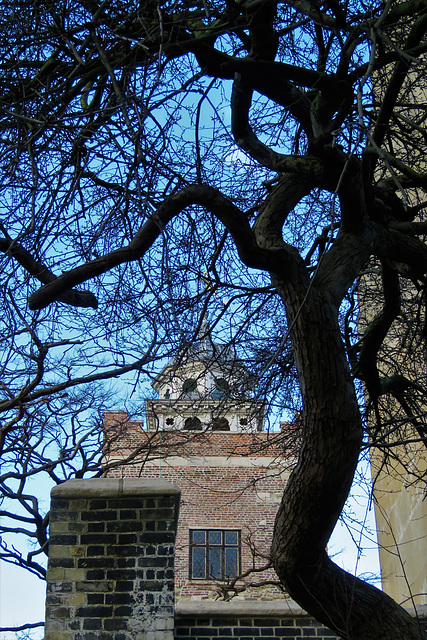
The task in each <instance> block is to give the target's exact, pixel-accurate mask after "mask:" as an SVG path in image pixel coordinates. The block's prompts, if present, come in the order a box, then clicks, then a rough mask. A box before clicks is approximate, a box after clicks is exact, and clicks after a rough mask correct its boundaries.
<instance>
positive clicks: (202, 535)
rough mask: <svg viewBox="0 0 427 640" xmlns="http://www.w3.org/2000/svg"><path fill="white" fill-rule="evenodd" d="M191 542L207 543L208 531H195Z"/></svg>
mask: <svg viewBox="0 0 427 640" xmlns="http://www.w3.org/2000/svg"><path fill="white" fill-rule="evenodd" d="M191 542H193V543H194V544H206V531H193V532H192V539H191Z"/></svg>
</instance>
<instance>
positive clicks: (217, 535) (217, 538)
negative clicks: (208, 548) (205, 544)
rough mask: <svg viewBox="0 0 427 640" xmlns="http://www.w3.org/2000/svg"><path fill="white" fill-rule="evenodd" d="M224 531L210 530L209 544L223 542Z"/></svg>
mask: <svg viewBox="0 0 427 640" xmlns="http://www.w3.org/2000/svg"><path fill="white" fill-rule="evenodd" d="M221 543H222V531H209V544H221Z"/></svg>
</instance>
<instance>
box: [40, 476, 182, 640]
mask: <svg viewBox="0 0 427 640" xmlns="http://www.w3.org/2000/svg"><path fill="white" fill-rule="evenodd" d="M179 495H180V492H179V490H178V489H177V488H176V487H174V486H172V485H171V484H170V483H168V482H166V481H165V480H160V479H157V480H155V481H152V480H142V479H131V478H126V479H112V478H108V479H92V480H70V481H68V482H66V483H64V484H62V485H60V486H58V487H55V488H54V489H53V490H52V502H51V516H50V542H49V564H48V572H47V599H46V630H45V640H172V638H173V627H174V618H173V616H174V570H173V561H174V543H175V535H176V526H177V518H178V505H179Z"/></svg>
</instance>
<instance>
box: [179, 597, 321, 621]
mask: <svg viewBox="0 0 427 640" xmlns="http://www.w3.org/2000/svg"><path fill="white" fill-rule="evenodd" d="M307 615H308V613H307V612H306V611H304V609H301V607H300V606H299V605H297V603H296V602H294V601H293V600H285V599H283V600H269V601H264V602H259V601H258V602H257V601H253V600H230V601H228V602H226V601H224V600H187V601H181V602H179V601H178V602H177V603H176V604H175V616H176V617H177V618H180V617H184V616H197V617H199V618H200V617H206V618H207V617H213V618H214V617H221V616H247V617H257V616H260V617H266V616H268V617H285V616H307Z"/></svg>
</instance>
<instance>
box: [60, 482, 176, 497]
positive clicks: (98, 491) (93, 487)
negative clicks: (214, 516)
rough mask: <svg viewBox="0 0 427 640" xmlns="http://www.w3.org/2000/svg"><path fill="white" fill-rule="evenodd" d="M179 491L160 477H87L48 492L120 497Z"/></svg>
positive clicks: (80, 495) (68, 494)
mask: <svg viewBox="0 0 427 640" xmlns="http://www.w3.org/2000/svg"><path fill="white" fill-rule="evenodd" d="M180 494H181V491H180V489H179V488H178V487H176V486H174V485H173V484H171V483H170V482H167V480H163V479H162V478H145V479H144V478H88V479H78V478H74V479H73V480H67V482H64V483H63V484H59V485H57V486H56V487H53V489H52V490H51V492H50V495H51V496H52V498H121V497H125V496H158V495H172V496H176V498H177V499H178V498H179V496H180Z"/></svg>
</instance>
